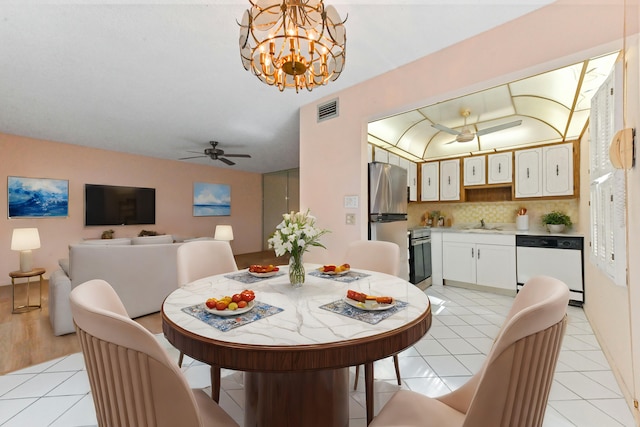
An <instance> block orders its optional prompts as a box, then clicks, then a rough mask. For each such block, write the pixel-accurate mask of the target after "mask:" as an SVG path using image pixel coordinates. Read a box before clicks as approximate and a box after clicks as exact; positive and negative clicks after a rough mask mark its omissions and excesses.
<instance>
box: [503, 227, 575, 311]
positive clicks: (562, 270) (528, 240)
mask: <svg viewBox="0 0 640 427" xmlns="http://www.w3.org/2000/svg"><path fill="white" fill-rule="evenodd" d="M583 246H584V238H583V237H577V236H535V235H516V274H517V277H518V280H517V282H518V283H517V288H518V290H519V289H520V288H522V286H524V284H525V283H526V282H527V280H529V279H530V278H531V277H533V276H539V275H543V276H551V277H555V278H557V279H559V280H562V281H563V282H564V283H566V284H567V286H569V291H570V294H571V296H570V300H569V304H571V305H575V306H579V307H581V306H582V304H584V266H583Z"/></svg>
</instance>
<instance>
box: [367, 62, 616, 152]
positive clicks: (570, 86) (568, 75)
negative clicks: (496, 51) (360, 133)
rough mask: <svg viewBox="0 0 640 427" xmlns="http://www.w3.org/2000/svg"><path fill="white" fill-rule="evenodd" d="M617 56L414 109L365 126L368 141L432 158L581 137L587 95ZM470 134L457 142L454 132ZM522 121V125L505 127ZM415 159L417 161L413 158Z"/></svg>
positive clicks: (607, 71)
mask: <svg viewBox="0 0 640 427" xmlns="http://www.w3.org/2000/svg"><path fill="white" fill-rule="evenodd" d="M617 56H618V52H614V53H611V54H608V55H604V56H601V57H597V58H591V59H587V60H585V61H582V62H579V63H576V64H572V65H569V66H566V67H563V68H560V69H556V70H552V71H549V72H546V73H542V74H538V75H535V76H532V77H529V78H526V79H522V80H518V81H514V82H510V83H507V84H504V85H500V86H496V87H492V88H489V89H486V90H483V91H479V92H475V93H471V94H469V95H465V96H462V97H458V98H454V99H450V100H447V101H443V102H439V103H436V104H433V105H428V106H425V107H421V108H417V109H414V110H411V111H407V112H405V113H401V114H397V115H394V116H391V117H387V118H384V119H380V120H376V121H374V122H371V123H369V126H368V133H369V142H371V143H372V144H376V145H380V146H382V147H383V148H387V149H392V151H394V152H395V153H399V154H400V155H402V154H403V153H406V154H407V158H409V159H410V160H415V159H416V158H418V159H423V160H432V159H438V158H446V157H455V156H463V155H469V154H474V153H483V152H492V151H501V150H509V149H516V148H523V147H527V146H532V145H539V144H545V143H554V142H558V143H560V142H564V141H570V140H574V139H576V138H579V137H580V135H581V134H582V132H583V131H584V129H585V126H586V125H587V122H588V119H589V109H590V103H591V97H592V96H593V94H594V93H595V91H596V90H597V88H598V87H599V86H600V85H601V84H602V82H603V81H604V79H605V78H606V77H607V75H608V74H609V72H610V71H611V69H612V67H613V64H614V62H615V60H616V58H617ZM464 111H466V112H467V113H468V115H467V117H466V127H467V128H468V130H470V131H471V132H473V133H474V134H475V133H477V132H481V133H482V131H483V130H485V131H486V130H487V129H488V128H493V127H495V126H499V127H501V128H502V129H501V130H499V131H494V132H490V133H486V134H484V135H481V136H478V135H475V136H474V137H473V139H472V140H471V141H468V142H457V141H456V135H454V134H452V133H451V132H448V131H443V130H442V129H437V128H435V127H434V126H433V125H434V124H438V125H441V127H446V128H448V129H451V130H453V131H458V132H462V130H463V128H465V117H464V115H463V112H464ZM518 120H521V121H522V123H521V124H520V125H516V126H513V127H507V126H508V124H510V123H512V122H515V121H518ZM414 156H415V157H414Z"/></svg>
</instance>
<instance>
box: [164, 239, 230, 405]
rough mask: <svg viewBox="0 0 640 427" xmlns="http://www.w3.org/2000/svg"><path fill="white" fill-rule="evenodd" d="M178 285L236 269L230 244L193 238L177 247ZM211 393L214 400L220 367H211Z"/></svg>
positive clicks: (180, 362)
mask: <svg viewBox="0 0 640 427" xmlns="http://www.w3.org/2000/svg"><path fill="white" fill-rule="evenodd" d="M177 258H178V259H177V269H178V286H184V285H186V284H187V283H190V282H193V281H194V280H198V279H202V278H203V277H207V276H213V275H216V274H222V273H229V272H233V271H238V265H237V264H236V260H235V258H234V257H233V251H232V250H231V245H230V244H229V242H227V241H222V240H194V241H193V242H186V243H184V244H182V245H181V246H180V247H179V248H178V255H177ZM183 359H184V353H183V352H180V356H179V357H178V366H179V367H182V361H183ZM211 388H212V390H211V394H212V397H213V399H214V400H215V401H218V397H219V396H220V367H219V366H212V367H211Z"/></svg>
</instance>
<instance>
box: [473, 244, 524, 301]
mask: <svg viewBox="0 0 640 427" xmlns="http://www.w3.org/2000/svg"><path fill="white" fill-rule="evenodd" d="M516 282H517V277H516V248H515V242H514V244H513V245H489V244H481V243H478V244H477V245H476V284H478V285H483V286H492V287H494V288H501V289H508V290H514V287H513V285H514V283H516Z"/></svg>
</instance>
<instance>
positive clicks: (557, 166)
mask: <svg viewBox="0 0 640 427" xmlns="http://www.w3.org/2000/svg"><path fill="white" fill-rule="evenodd" d="M556 176H560V165H556Z"/></svg>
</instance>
